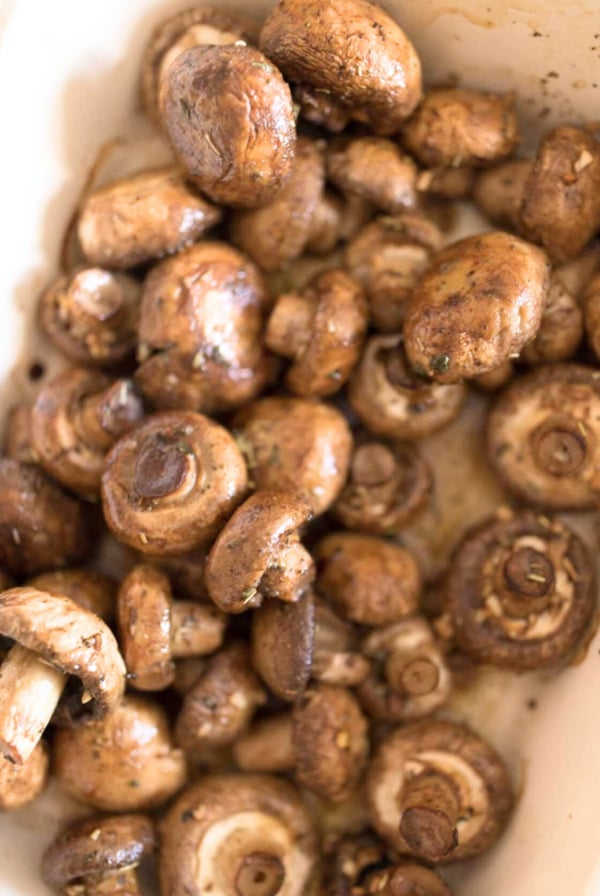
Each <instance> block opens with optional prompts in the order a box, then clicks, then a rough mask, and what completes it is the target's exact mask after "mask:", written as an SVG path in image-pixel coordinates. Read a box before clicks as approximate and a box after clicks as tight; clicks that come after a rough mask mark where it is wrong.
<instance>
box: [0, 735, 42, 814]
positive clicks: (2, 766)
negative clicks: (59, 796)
mask: <svg viewBox="0 0 600 896" xmlns="http://www.w3.org/2000/svg"><path fill="white" fill-rule="evenodd" d="M47 777H48V751H47V750H46V746H45V744H43V743H42V742H41V741H40V742H39V743H38V744H37V745H36V747H35V749H34V751H33V753H31V755H30V756H29V759H27V760H26V761H25V762H23V763H22V764H21V765H15V763H14V762H12V761H11V760H10V759H8V758H6V757H5V756H2V757H0V812H10V811H12V810H13V809H20V808H21V806H25V805H26V804H27V803H30V802H31V801H32V800H34V799H35V798H36V797H37V796H39V795H40V793H41V792H42V790H43V789H44V787H45V786H46V780H47Z"/></svg>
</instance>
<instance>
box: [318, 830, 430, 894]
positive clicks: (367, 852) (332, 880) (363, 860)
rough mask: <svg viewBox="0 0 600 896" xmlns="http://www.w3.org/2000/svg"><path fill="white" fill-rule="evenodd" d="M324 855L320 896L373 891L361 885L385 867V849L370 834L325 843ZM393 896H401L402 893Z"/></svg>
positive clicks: (367, 832) (373, 835)
mask: <svg viewBox="0 0 600 896" xmlns="http://www.w3.org/2000/svg"><path fill="white" fill-rule="evenodd" d="M325 855H326V862H324V865H325V867H324V869H323V871H324V880H323V887H322V890H321V892H322V894H323V896H350V894H352V893H356V894H357V896H358V894H359V893H360V894H367V893H371V892H376V891H375V890H372V891H371V890H367V889H365V888H364V886H363V884H364V882H365V880H366V879H367V877H368V875H369V872H370V871H372V870H373V869H375V868H381V867H383V866H385V865H387V861H386V860H387V850H386V848H385V845H384V844H383V842H382V841H381V840H380V839H379V837H376V836H375V834H373V833H372V832H371V831H364V832H361V833H358V834H351V835H346V836H343V837H341V838H340V837H339V836H338V837H335V838H334V840H333V843H332V844H331V845H329V844H325ZM396 896H403V894H402V891H400V893H399V894H396ZM408 896H414V894H408ZM425 896H429V894H425Z"/></svg>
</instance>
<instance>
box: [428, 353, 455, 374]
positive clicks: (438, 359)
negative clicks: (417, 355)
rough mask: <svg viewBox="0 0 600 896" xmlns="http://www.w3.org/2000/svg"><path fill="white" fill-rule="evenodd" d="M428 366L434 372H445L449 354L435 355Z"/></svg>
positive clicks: (448, 363)
mask: <svg viewBox="0 0 600 896" xmlns="http://www.w3.org/2000/svg"><path fill="white" fill-rule="evenodd" d="M429 366H430V368H431V369H432V370H434V371H435V372H436V373H446V371H447V370H448V368H449V367H450V355H436V356H435V358H432V359H431V361H430V362H429Z"/></svg>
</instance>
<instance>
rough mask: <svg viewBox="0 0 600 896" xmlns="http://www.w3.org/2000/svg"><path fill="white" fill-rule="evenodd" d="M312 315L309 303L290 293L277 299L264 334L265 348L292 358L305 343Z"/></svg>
mask: <svg viewBox="0 0 600 896" xmlns="http://www.w3.org/2000/svg"><path fill="white" fill-rule="evenodd" d="M312 316H313V309H312V307H311V303H310V302H307V300H306V299H305V298H303V297H302V296H299V295H297V294H296V293H290V294H289V295H284V296H280V297H279V299H278V300H277V304H276V305H275V307H274V309H273V312H272V314H271V317H270V318H269V323H268V326H267V332H266V334H265V343H266V345H267V348H269V349H270V350H271V351H272V352H275V354H277V355H282V356H283V357H284V358H293V357H294V356H295V355H296V354H298V353H299V352H301V351H302V349H303V348H304V346H305V345H306V341H307V338H308V335H309V333H310V330H311V326H310V322H311V319H312Z"/></svg>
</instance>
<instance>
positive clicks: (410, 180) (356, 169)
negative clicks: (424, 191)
mask: <svg viewBox="0 0 600 896" xmlns="http://www.w3.org/2000/svg"><path fill="white" fill-rule="evenodd" d="M327 179H328V180H329V181H330V182H331V183H332V184H334V185H335V186H336V187H337V188H338V189H340V190H343V191H344V192H346V193H351V194H354V195H356V196H361V197H362V198H363V199H366V200H367V202H370V203H371V204H372V205H374V206H375V207H376V208H379V209H381V210H382V211H384V212H388V213H389V214H390V215H394V214H398V213H399V212H403V211H406V210H407V209H411V208H414V206H415V205H416V204H417V166H416V164H415V162H414V161H413V159H411V157H410V156H407V155H405V154H404V153H403V152H402V151H401V150H400V149H399V148H398V146H397V145H396V144H395V143H394V142H393V141H392V140H386V139H385V138H383V137H353V138H351V139H342V138H340V139H339V140H336V141H335V142H334V143H332V144H331V146H330V147H329V151H328V153H327Z"/></svg>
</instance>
